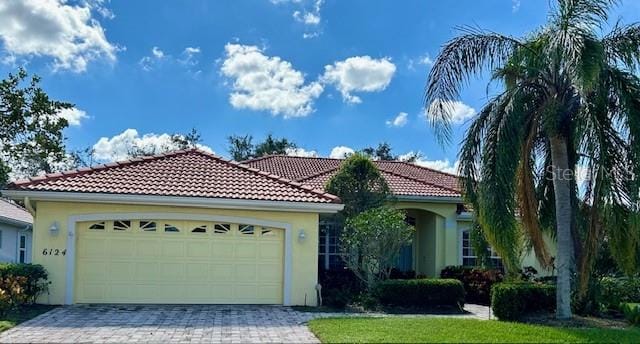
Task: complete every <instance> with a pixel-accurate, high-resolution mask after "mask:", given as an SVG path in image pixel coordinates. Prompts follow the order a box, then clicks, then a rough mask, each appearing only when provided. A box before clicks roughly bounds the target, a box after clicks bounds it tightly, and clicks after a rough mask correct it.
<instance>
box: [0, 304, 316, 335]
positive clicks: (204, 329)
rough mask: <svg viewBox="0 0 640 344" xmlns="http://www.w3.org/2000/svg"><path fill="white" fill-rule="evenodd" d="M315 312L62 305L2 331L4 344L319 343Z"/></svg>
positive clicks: (274, 308)
mask: <svg viewBox="0 0 640 344" xmlns="http://www.w3.org/2000/svg"><path fill="white" fill-rule="evenodd" d="M312 317H313V315H312V314H309V313H302V312H296V311H294V310H292V309H291V308H289V307H282V306H224V305H211V306H209V305H189V306H182V305H176V306H173V305H135V306H128V305H100V306H89V305H86V306H67V307H59V308H56V309H54V310H52V311H50V312H48V313H45V314H43V315H40V316H38V317H36V318H34V319H31V320H29V321H27V322H24V323H22V324H21V325H19V326H17V327H15V328H13V329H11V330H9V331H6V332H4V333H2V334H0V342H2V343H9V342H20V343H25V342H29V343H31V342H36V343H42V342H55V343H61V342H67V343H69V342H84V343H86V342H101V343H104V342H111V343H141V342H152V343H187V342H188V343H198V342H205V343H212V342H218V343H250V342H252V343H256V342H261V343H273V342H277V343H282V342H293V343H316V342H318V339H317V338H316V337H315V336H314V335H313V334H312V333H311V332H310V331H309V329H308V328H307V326H305V325H304V323H305V322H306V321H308V320H309V319H310V318H312Z"/></svg>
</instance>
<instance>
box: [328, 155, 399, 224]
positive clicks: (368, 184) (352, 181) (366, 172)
mask: <svg viewBox="0 0 640 344" xmlns="http://www.w3.org/2000/svg"><path fill="white" fill-rule="evenodd" d="M326 191H327V192H329V193H331V194H334V195H336V196H338V197H340V199H341V200H342V203H343V204H344V209H343V210H342V212H341V214H342V215H343V217H344V218H349V217H352V216H355V215H357V214H360V213H361V212H364V211H366V210H369V209H372V208H377V207H380V206H382V205H384V204H385V202H387V201H388V200H389V198H390V195H391V193H390V191H389V186H388V185H387V182H386V181H385V180H384V178H383V177H382V174H380V171H379V170H378V168H376V166H375V165H374V164H373V162H372V161H371V159H370V158H369V157H368V156H366V155H363V154H360V153H354V154H352V155H351V156H349V157H348V158H347V159H345V160H344V161H343V162H342V165H341V166H340V170H338V173H336V174H335V175H334V176H333V177H332V178H331V179H330V180H329V182H328V183H327V187H326Z"/></svg>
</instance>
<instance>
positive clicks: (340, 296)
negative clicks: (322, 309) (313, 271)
mask: <svg viewBox="0 0 640 344" xmlns="http://www.w3.org/2000/svg"><path fill="white" fill-rule="evenodd" d="M318 281H319V283H320V285H321V286H322V304H323V305H325V306H330V307H337V308H344V307H345V306H347V305H348V304H349V303H351V302H352V301H353V300H354V299H355V297H356V296H357V295H359V294H360V293H361V292H362V291H363V290H364V288H363V286H362V283H361V282H360V280H359V279H358V277H356V275H355V274H354V273H353V272H352V271H351V270H349V269H342V270H320V273H319V278H318Z"/></svg>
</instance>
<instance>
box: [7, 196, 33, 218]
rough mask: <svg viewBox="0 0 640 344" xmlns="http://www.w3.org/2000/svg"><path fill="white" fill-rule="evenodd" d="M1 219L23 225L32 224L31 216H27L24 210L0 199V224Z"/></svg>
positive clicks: (27, 213)
mask: <svg viewBox="0 0 640 344" xmlns="http://www.w3.org/2000/svg"><path fill="white" fill-rule="evenodd" d="M3 219H8V220H10V221H19V222H24V223H33V216H31V214H29V212H28V211H27V210H26V209H24V208H23V207H21V206H19V205H17V204H15V203H13V202H12V201H9V200H5V199H0V222H1V221H2V220H3Z"/></svg>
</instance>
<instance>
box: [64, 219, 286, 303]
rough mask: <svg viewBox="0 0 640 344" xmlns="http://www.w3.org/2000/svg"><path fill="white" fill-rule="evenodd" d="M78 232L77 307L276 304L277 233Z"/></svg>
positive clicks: (238, 227) (135, 227) (223, 228)
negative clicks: (154, 304)
mask: <svg viewBox="0 0 640 344" xmlns="http://www.w3.org/2000/svg"><path fill="white" fill-rule="evenodd" d="M78 232H79V237H78V243H77V265H76V266H77V270H76V279H75V280H76V286H75V287H76V288H75V301H76V302H77V303H187V304H188V303H220V304H281V303H282V298H283V256H284V244H283V242H284V230H283V229H277V228H268V227H259V226H253V225H247V224H242V223H215V222H199V221H174V220H162V219H149V220H132V219H122V220H115V221H99V222H87V223H80V224H79V225H78Z"/></svg>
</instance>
